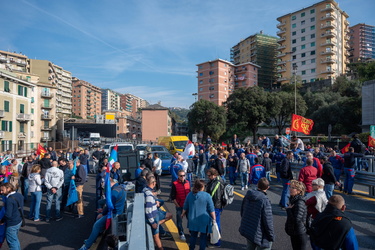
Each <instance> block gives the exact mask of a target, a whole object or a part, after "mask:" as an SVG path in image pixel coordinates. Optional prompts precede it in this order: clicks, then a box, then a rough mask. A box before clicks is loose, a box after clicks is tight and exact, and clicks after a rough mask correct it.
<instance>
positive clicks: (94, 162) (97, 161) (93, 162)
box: [92, 160, 99, 174]
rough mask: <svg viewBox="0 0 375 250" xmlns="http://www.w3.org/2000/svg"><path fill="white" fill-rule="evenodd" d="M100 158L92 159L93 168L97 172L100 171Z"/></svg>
mask: <svg viewBox="0 0 375 250" xmlns="http://www.w3.org/2000/svg"><path fill="white" fill-rule="evenodd" d="M98 167H99V160H93V161H92V170H93V172H94V173H95V174H96V173H97V172H98Z"/></svg>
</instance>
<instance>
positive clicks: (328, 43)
mask: <svg viewBox="0 0 375 250" xmlns="http://www.w3.org/2000/svg"><path fill="white" fill-rule="evenodd" d="M336 44H337V42H336V41H332V40H331V41H326V42H325V43H321V44H320V46H335V45H336Z"/></svg>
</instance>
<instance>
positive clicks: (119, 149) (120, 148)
mask: <svg viewBox="0 0 375 250" xmlns="http://www.w3.org/2000/svg"><path fill="white" fill-rule="evenodd" d="M112 148H113V147H112ZM112 148H111V150H112ZM132 150H133V147H132V146H130V145H123V146H117V152H125V151H132Z"/></svg>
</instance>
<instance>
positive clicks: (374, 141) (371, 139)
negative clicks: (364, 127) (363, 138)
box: [368, 135, 375, 147]
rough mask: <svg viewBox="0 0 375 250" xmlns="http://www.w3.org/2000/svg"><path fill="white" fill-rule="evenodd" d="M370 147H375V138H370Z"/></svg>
mask: <svg viewBox="0 0 375 250" xmlns="http://www.w3.org/2000/svg"><path fill="white" fill-rule="evenodd" d="M368 146H369V147H375V138H374V137H372V136H371V135H369V136H368Z"/></svg>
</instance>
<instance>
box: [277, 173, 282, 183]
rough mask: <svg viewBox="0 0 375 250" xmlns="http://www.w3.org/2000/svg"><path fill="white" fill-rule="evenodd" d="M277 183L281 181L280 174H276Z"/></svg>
mask: <svg viewBox="0 0 375 250" xmlns="http://www.w3.org/2000/svg"><path fill="white" fill-rule="evenodd" d="M276 177H277V182H280V181H281V177H280V172H276Z"/></svg>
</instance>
